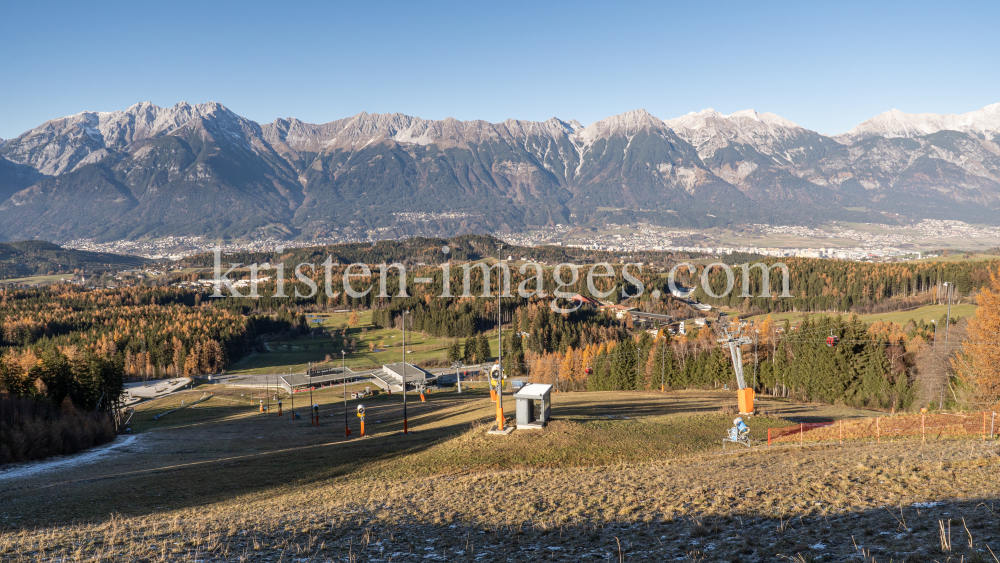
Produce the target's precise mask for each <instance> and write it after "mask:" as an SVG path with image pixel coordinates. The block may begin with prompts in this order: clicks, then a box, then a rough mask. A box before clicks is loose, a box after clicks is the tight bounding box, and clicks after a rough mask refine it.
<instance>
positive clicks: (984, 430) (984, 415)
mask: <svg viewBox="0 0 1000 563" xmlns="http://www.w3.org/2000/svg"><path fill="white" fill-rule="evenodd" d="M983 441H984V442H985V441H986V411H983Z"/></svg>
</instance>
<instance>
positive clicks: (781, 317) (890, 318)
mask: <svg viewBox="0 0 1000 563" xmlns="http://www.w3.org/2000/svg"><path fill="white" fill-rule="evenodd" d="M947 313H948V305H928V306H926V307H920V308H918V309H913V310H912V311H893V312H891V313H878V314H874V315H858V318H859V319H861V320H862V321H864V322H866V323H873V322H875V321H882V322H893V323H896V324H898V325H905V324H906V323H908V322H910V321H920V320H923V321H924V322H927V323H929V322H931V320H932V319H934V320H936V319H939V318H941V317H943V316H945V315H946V314H947ZM975 314H976V306H975V305H968V304H962V305H954V304H953V305H952V306H951V316H952V318H957V317H962V318H969V317H972V316H973V315H975ZM808 315H809V317H811V318H817V317H820V316H824V315H828V313H808ZM803 316H804V314H803V313H775V314H772V315H771V319H773V320H774V321H775V322H779V323H780V322H784V321H785V319H789V320H791V321H792V323H795V322H797V321H800V320H802V318H803ZM833 316H836V315H833ZM766 317H767V315H757V316H754V317H747V318H748V319H750V320H764V318H766ZM841 317H843V318H844V319H845V320H846V319H849V318H850V315H849V314H842V315H841Z"/></svg>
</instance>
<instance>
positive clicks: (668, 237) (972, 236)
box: [62, 213, 1000, 261]
mask: <svg viewBox="0 0 1000 563" xmlns="http://www.w3.org/2000/svg"><path fill="white" fill-rule="evenodd" d="M398 215H400V216H402V218H403V219H406V220H420V219H431V218H434V219H440V218H443V217H436V216H437V215H442V216H443V215H447V216H448V217H447V218H456V217H452V216H453V215H455V216H457V215H461V214H450V213H449V214H427V213H400V214H398ZM430 215H435V217H425V216H430ZM387 230H388V228H382V229H372V230H363V231H351V230H346V231H345V232H343V234H340V235H339V236H329V237H324V238H317V239H311V240H296V239H293V240H282V239H277V238H272V237H264V238H258V239H250V240H233V241H220V240H213V239H209V238H205V237H197V236H168V237H163V238H153V239H148V240H116V241H108V242H96V241H94V240H92V239H74V240H71V241H69V242H67V243H65V244H63V245H62V246H63V247H65V248H72V249H75V250H82V251H89V252H102V253H112V254H122V255H131V256H139V257H142V258H147V259H150V260H163V259H166V260H173V261H177V260H181V259H183V258H186V257H188V256H193V255H196V254H202V253H205V252H213V251H215V250H216V249H217V248H218V249H221V250H222V252H223V254H227V253H237V252H274V251H278V250H279V249H293V248H307V247H313V246H325V245H331V244H344V243H357V242H377V241H380V240H400V239H405V238H409V237H408V236H407V235H402V236H399V237H393V238H391V239H390V238H389V237H387V236H386V235H385V232H386V231H387ZM452 234H454V233H451V234H445V233H442V236H451V235H452ZM490 234H492V235H493V236H495V237H497V238H499V239H501V240H503V241H505V242H507V243H509V244H513V245H518V246H528V247H538V246H548V245H553V246H567V247H575V248H582V249H589V250H606V251H613V252H625V251H667V252H670V251H674V252H694V253H701V254H707V255H729V254H735V253H745V254H758V255H762V256H771V257H790V256H795V257H800V258H830V259H838V260H866V261H896V260H913V259H920V258H934V257H937V254H935V253H936V252H940V251H945V250H960V251H966V252H982V251H987V250H989V249H994V248H1000V227H991V226H977V225H971V224H968V223H965V222H963V221H952V220H937V219H924V220H922V221H920V222H917V223H914V224H908V225H890V224H872V223H850V224H846V223H833V224H830V225H826V226H822V227H803V226H790V225H767V224H752V225H748V226H746V227H744V228H741V229H735V230H734V229H720V228H713V229H705V230H691V229H684V230H679V229H670V228H666V227H658V226H655V225H651V224H648V223H637V224H631V225H628V224H614V223H609V224H604V225H601V226H599V227H595V226H573V225H563V224H556V225H553V226H549V227H539V228H535V229H530V230H524V231H520V232H494V233H490Z"/></svg>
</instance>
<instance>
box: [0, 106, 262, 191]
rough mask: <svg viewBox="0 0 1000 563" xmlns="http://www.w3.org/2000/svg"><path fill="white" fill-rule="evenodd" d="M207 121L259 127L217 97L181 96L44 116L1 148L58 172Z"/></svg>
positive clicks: (216, 126) (224, 128) (215, 127)
mask: <svg viewBox="0 0 1000 563" xmlns="http://www.w3.org/2000/svg"><path fill="white" fill-rule="evenodd" d="M208 123H211V126H210V127H209V128H210V129H212V132H213V133H214V134H218V135H222V136H228V137H240V136H241V135H242V133H241V131H244V130H247V129H253V128H254V127H256V124H253V122H250V121H248V120H246V119H244V118H242V117H239V116H238V115H236V114H234V113H233V112H231V111H229V110H228V109H227V108H226V107H225V106H223V105H222V104H220V103H217V102H208V103H204V104H194V105H192V104H189V103H187V102H180V103H178V104H176V105H175V106H173V107H171V108H163V107H159V106H157V105H155V104H152V103H150V102H142V103H138V104H135V105H133V106H131V107H129V108H128V109H126V110H124V111H111V112H82V113H78V114H76V115H70V116H67V117H61V118H58V119H53V120H50V121H46V122H45V123H43V124H41V125H39V126H38V127H35V128H34V129H32V130H30V131H27V132H25V133H23V134H21V135H19V136H18V137H16V138H14V139H9V140H8V141H7V142H6V143H4V144H3V145H2V146H0V149H2V153H3V156H5V157H6V158H7V159H9V160H11V161H13V162H16V163H18V164H26V165H29V166H31V167H33V168H35V169H36V170H38V171H39V172H41V173H43V174H47V175H58V174H63V173H66V172H70V171H72V170H75V169H77V168H79V167H80V166H84V165H86V164H91V163H94V162H97V161H99V160H101V159H102V158H104V157H106V156H108V155H109V154H111V153H113V152H117V151H122V150H125V149H126V148H127V147H128V146H129V145H131V144H132V143H135V142H136V141H140V140H143V139H147V138H152V137H157V136H160V135H165V134H171V133H174V132H176V131H178V130H179V129H182V128H185V127H191V126H195V125H202V126H204V125H206V124H208ZM244 143H245V141H244Z"/></svg>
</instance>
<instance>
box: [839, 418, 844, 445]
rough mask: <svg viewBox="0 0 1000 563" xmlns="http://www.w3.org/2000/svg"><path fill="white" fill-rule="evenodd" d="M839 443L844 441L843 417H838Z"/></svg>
mask: <svg viewBox="0 0 1000 563" xmlns="http://www.w3.org/2000/svg"><path fill="white" fill-rule="evenodd" d="M840 443H841V444H843V443H844V419H843V418H842V419H840Z"/></svg>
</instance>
